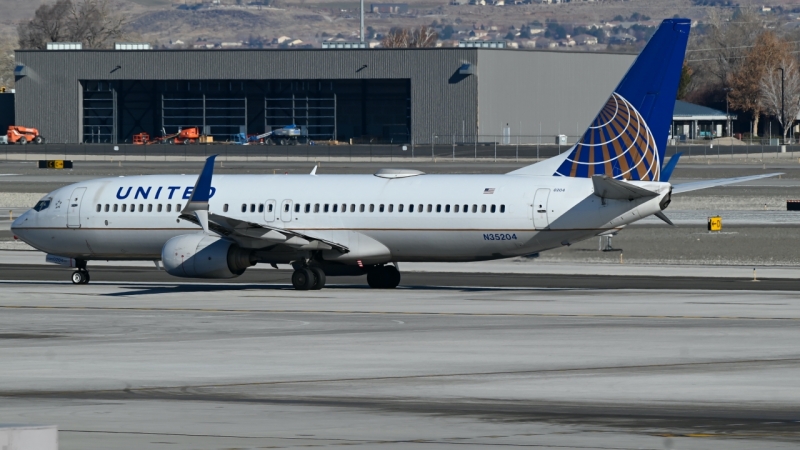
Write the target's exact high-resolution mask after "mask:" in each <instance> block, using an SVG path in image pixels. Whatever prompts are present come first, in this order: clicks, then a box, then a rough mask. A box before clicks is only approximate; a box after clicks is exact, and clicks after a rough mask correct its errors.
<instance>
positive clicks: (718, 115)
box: [672, 100, 736, 120]
mask: <svg viewBox="0 0 800 450" xmlns="http://www.w3.org/2000/svg"><path fill="white" fill-rule="evenodd" d="M672 117H673V119H681V120H725V111H719V110H717V109H714V108H709V107H708V106H701V105H695V104H694V103H689V102H684V101H682V100H675V109H673V110H672ZM730 118H731V119H736V115H735V114H730Z"/></svg>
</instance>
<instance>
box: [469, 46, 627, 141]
mask: <svg viewBox="0 0 800 450" xmlns="http://www.w3.org/2000/svg"><path fill="white" fill-rule="evenodd" d="M635 58H636V55H621V54H608V53H583V52H551V51H526V52H520V51H514V50H478V78H479V79H480V85H479V87H478V111H479V114H478V129H479V132H480V134H482V135H500V134H502V129H503V127H505V126H506V124H508V126H509V127H510V128H511V135H512V137H513V136H516V135H517V134H522V135H538V134H539V127H540V124H541V130H542V134H543V135H544V136H547V140H546V141H543V142H544V143H547V144H553V143H555V135H556V134H559V131H560V134H566V135H569V136H574V135H576V134H582V133H583V132H584V131H585V130H586V127H587V126H588V125H589V123H591V121H592V119H594V118H595V116H597V113H598V111H600V108H601V107H602V106H603V104H605V102H606V100H608V97H609V95H611V91H612V90H613V89H614V88H615V87H616V86H617V84H619V82H620V81H621V80H622V77H623V76H624V75H625V72H627V71H628V67H630V65H631V64H633V61H634V59H635ZM576 130H577V131H576ZM543 139H544V138H543ZM512 140H513V141H514V142H516V138H512ZM522 142H525V141H524V140H523V141H522ZM528 142H531V141H528ZM570 142H574V140H572V139H570Z"/></svg>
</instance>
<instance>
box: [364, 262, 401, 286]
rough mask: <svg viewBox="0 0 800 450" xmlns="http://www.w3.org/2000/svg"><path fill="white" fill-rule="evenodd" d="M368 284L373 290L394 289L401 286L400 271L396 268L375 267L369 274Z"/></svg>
mask: <svg viewBox="0 0 800 450" xmlns="http://www.w3.org/2000/svg"><path fill="white" fill-rule="evenodd" d="M367 284H369V287H371V288H372V289H394V288H396V287H397V285H398V284H400V271H399V270H397V267H395V266H375V267H373V268H372V269H371V270H370V271H369V272H367Z"/></svg>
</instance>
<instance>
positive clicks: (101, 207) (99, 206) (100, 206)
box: [97, 203, 103, 212]
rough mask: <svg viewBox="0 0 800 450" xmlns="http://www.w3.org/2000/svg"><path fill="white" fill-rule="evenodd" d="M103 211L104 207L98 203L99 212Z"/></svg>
mask: <svg viewBox="0 0 800 450" xmlns="http://www.w3.org/2000/svg"><path fill="white" fill-rule="evenodd" d="M101 209H103V206H102V205H101V204H99V203H98V204H97V212H100V210H101Z"/></svg>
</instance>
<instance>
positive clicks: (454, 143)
mask: <svg viewBox="0 0 800 450" xmlns="http://www.w3.org/2000/svg"><path fill="white" fill-rule="evenodd" d="M455 161H456V135H455V134H454V135H453V162H455Z"/></svg>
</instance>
